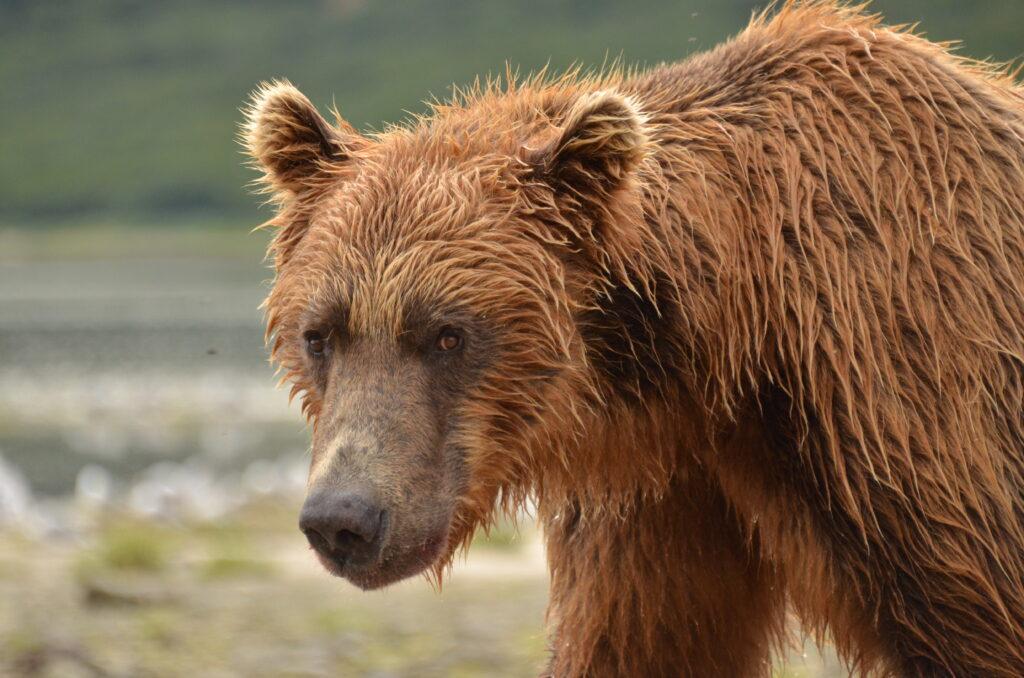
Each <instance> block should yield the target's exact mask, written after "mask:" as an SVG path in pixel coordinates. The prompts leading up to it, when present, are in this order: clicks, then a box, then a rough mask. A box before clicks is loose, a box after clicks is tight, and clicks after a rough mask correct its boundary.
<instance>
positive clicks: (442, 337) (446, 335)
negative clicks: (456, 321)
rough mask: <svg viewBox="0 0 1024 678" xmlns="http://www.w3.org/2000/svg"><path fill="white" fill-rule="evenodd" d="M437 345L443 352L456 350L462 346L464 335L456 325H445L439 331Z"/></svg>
mask: <svg viewBox="0 0 1024 678" xmlns="http://www.w3.org/2000/svg"><path fill="white" fill-rule="evenodd" d="M435 346H436V347H437V350H438V351H441V352H442V353H447V352H449V351H454V350H455V349H457V348H459V347H460V346H462V335H461V334H459V331H458V330H456V329H455V328H454V327H445V328H443V329H442V330H441V331H440V332H439V333H438V335H437V341H436V342H435Z"/></svg>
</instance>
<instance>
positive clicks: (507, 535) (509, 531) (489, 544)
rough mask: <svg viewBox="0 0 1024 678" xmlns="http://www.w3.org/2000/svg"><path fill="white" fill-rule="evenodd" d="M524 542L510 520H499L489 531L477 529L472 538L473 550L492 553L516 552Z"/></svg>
mask: <svg viewBox="0 0 1024 678" xmlns="http://www.w3.org/2000/svg"><path fill="white" fill-rule="evenodd" d="M524 543H525V540H524V539H523V535H522V534H520V531H519V528H518V527H517V526H516V524H515V523H514V522H512V521H511V520H505V519H502V520H499V521H498V522H497V523H496V524H495V525H493V526H492V527H491V528H490V529H489V530H484V529H483V528H481V529H478V530H477V533H476V536H475V537H474V538H473V546H474V548H485V549H491V550H494V551H509V552H511V551H518V550H519V549H520V548H521V547H522V546H523V544H524Z"/></svg>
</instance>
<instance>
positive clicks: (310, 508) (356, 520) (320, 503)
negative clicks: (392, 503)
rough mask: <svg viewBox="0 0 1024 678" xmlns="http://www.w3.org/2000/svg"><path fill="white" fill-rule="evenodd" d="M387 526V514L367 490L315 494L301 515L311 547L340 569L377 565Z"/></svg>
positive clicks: (330, 489) (322, 491) (303, 529)
mask: <svg viewBox="0 0 1024 678" xmlns="http://www.w3.org/2000/svg"><path fill="white" fill-rule="evenodd" d="M387 524H388V520H387V512H386V511H385V509H384V508H383V507H382V506H381V503H380V501H379V500H378V499H377V498H376V495H375V493H374V492H373V491H372V490H369V489H367V488H351V489H333V488H325V489H320V490H316V491H314V492H312V493H311V494H310V495H309V496H308V497H307V499H306V501H305V503H304V504H303V506H302V512H301V513H300V515H299V529H300V530H301V531H302V533H303V534H304V535H306V539H307V540H309V545H310V546H311V547H312V548H313V549H314V550H315V551H316V552H317V553H318V554H319V555H320V556H322V557H325V558H327V559H329V560H330V561H331V562H332V563H333V564H335V565H337V566H338V567H339V568H343V567H344V566H345V565H348V564H353V565H365V564H369V563H371V562H373V561H375V560H376V559H377V558H378V556H379V555H380V551H381V545H382V544H383V543H384V538H385V533H386V531H387Z"/></svg>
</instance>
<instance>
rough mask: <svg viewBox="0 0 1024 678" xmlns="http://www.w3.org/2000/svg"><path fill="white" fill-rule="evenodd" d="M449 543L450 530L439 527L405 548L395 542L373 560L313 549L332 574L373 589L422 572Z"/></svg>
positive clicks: (364, 587) (365, 588) (368, 589)
mask: <svg viewBox="0 0 1024 678" xmlns="http://www.w3.org/2000/svg"><path fill="white" fill-rule="evenodd" d="M447 543H448V534H447V530H443V531H438V532H436V533H434V534H431V535H430V536H428V537H427V538H426V539H424V540H422V541H421V542H419V543H417V544H415V545H412V546H408V547H404V548H403V547H400V546H399V545H397V544H394V543H392V544H390V545H389V548H385V549H383V550H382V551H381V553H380V555H379V556H378V557H377V558H376V559H375V560H373V561H370V562H359V561H356V560H354V559H345V558H342V557H338V556H335V555H332V554H325V553H322V552H320V551H317V550H315V549H314V550H313V552H314V553H316V556H317V559H318V560H319V561H320V564H321V565H322V566H323V568H324V569H325V570H326V571H327V572H328V573H329V574H331V575H333V576H335V577H341V578H342V579H345V580H347V581H348V582H349V583H351V584H353V585H355V586H357V587H358V588H360V589H362V590H364V591H371V590H375V589H380V588H384V587H385V586H389V585H391V584H394V583H397V582H399V581H401V580H403V579H408V578H409V577H412V576H414V575H417V574H420V573H421V572H423V571H424V570H426V569H427V568H429V567H430V566H432V565H434V564H435V563H436V562H437V561H438V559H440V558H441V556H442V555H443V554H444V551H445V546H446V545H447Z"/></svg>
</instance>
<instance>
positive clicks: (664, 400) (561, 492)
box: [247, 2, 1024, 678]
mask: <svg viewBox="0 0 1024 678" xmlns="http://www.w3.org/2000/svg"><path fill="white" fill-rule="evenodd" d="M286 94H287V96H292V95H291V93H290V92H287V93H286ZM294 95H295V96H301V95H298V93H297V92H295V93H294ZM287 96H285V100H287ZM267 100H268V97H264V98H263V99H260V100H258V101H257V106H256V109H254V112H253V114H252V119H253V120H254V121H257V122H258V121H259V116H260V114H261V112H263V113H265V112H266V111H263V110H262V109H260V105H261V102H264V103H265V102H266V101H267ZM271 112H273V111H271ZM285 117H286V121H287V124H293V121H294V119H295V118H294V116H285ZM257 122H254V123H253V125H254V126H255V127H258V126H259V125H258V124H257ZM313 126H315V125H313ZM337 129H339V130H342V133H341V134H340V136H339V137H338V139H337V140H336V143H335V142H332V143H333V144H334V145H332V146H331V148H330V149H329V150H330V154H331V156H332V157H335V158H337V157H345V158H346V162H338V161H336V160H333V161H331V162H330V163H328V164H326V165H324V164H323V163H321V162H320V161H319V160H318V161H317V163H318V164H319V165H322V166H320V167H319V168H318V169H317V170H316V171H307V172H305V173H302V174H300V175H299V176H297V177H294V176H287V177H284V176H282V175H280V174H279V175H273V173H271V175H270V177H269V179H268V181H269V182H270V184H271V187H272V189H273V190H274V191H275V195H276V197H277V199H278V200H279V202H280V205H281V210H280V213H279V215H278V217H276V219H275V225H276V226H277V227H278V228H280V229H281V230H280V231H279V234H278V237H277V240H276V241H275V245H274V249H273V252H274V254H275V257H276V262H277V265H278V280H277V282H276V285H275V287H274V289H273V291H272V293H271V295H270V298H269V299H268V332H269V333H271V334H272V335H273V336H274V343H273V346H274V348H275V356H276V358H277V359H278V360H279V361H280V363H281V364H282V366H283V367H284V369H285V371H286V376H287V377H289V378H291V379H292V380H293V381H294V382H295V388H296V392H301V393H304V394H305V403H306V408H307V410H308V411H309V413H310V414H311V416H313V418H314V420H316V418H317V415H318V413H319V412H320V411H321V408H322V407H323V392H322V390H321V389H319V388H318V387H317V385H316V383H314V381H313V380H312V379H311V377H310V376H309V373H308V370H306V369H305V368H304V367H303V363H302V358H301V356H299V355H298V349H297V348H296V346H297V344H298V342H297V340H296V333H297V332H298V331H299V328H300V327H301V324H302V323H301V322H300V316H301V314H303V313H306V312H308V305H307V303H306V301H307V300H308V299H310V298H316V299H326V300H329V302H325V303H329V304H334V305H336V306H338V307H339V308H344V309H345V312H346V313H347V314H348V316H347V317H348V320H347V323H348V326H349V327H350V328H351V329H352V330H353V331H354V332H357V333H363V334H370V335H374V336H388V333H389V332H392V333H393V334H394V335H397V334H398V333H399V332H400V329H399V328H401V327H402V323H403V312H404V311H403V309H406V308H409V307H410V306H412V305H415V304H414V303H413V302H414V300H416V303H417V304H419V305H420V307H423V303H424V302H423V300H422V298H423V297H424V296H425V295H426V296H430V297H431V300H430V302H429V303H427V307H430V308H434V307H435V306H434V305H436V304H438V303H442V304H448V305H451V306H458V307H459V308H463V309H466V310H467V312H468V313H471V314H477V315H480V314H484V315H486V316H487V322H488V323H491V324H492V325H493V327H495V328H501V332H500V339H496V340H495V341H496V344H495V345H494V346H492V347H491V351H492V354H493V356H494V361H493V364H490V365H488V366H482V367H481V368H480V373H479V375H478V376H477V377H475V378H474V379H473V380H472V382H471V383H469V382H467V383H466V384H464V385H463V386H461V387H460V388H462V389H463V390H462V391H460V393H461V394H462V395H461V396H460V399H459V403H460V404H458V405H455V406H453V408H452V410H451V416H452V417H453V419H452V421H453V423H452V429H451V430H450V431H448V432H446V434H445V435H446V436H448V439H450V440H451V441H452V443H451V444H452V445H455V446H457V447H458V449H460V450H464V451H465V455H466V456H465V463H466V468H467V478H466V479H465V483H464V485H463V486H462V487H461V489H460V496H459V500H458V501H459V509H458V511H457V513H456V515H455V517H454V523H453V528H452V531H451V534H450V543H449V546H448V549H447V551H446V553H448V554H449V557H450V554H451V553H453V552H454V551H455V549H456V547H457V546H458V545H460V544H468V541H469V540H470V539H471V537H472V534H473V531H474V528H475V527H476V526H478V525H481V524H487V523H488V522H489V521H490V520H491V519H492V517H493V516H494V514H495V511H496V510H498V509H501V508H506V509H508V508H514V507H516V506H519V505H521V503H522V502H523V501H524V499H525V498H526V497H528V496H531V495H532V496H534V497H535V498H536V502H537V506H538V513H539V517H540V519H541V521H542V523H543V525H544V528H545V532H546V535H547V539H548V553H549V561H550V567H551V573H552V594H551V603H550V613H549V622H550V624H551V627H552V659H551V663H550V667H549V671H550V673H551V674H552V675H555V676H582V675H588V676H611V675H637V676H639V675H645V676H646V675H651V676H654V675H678V674H680V673H682V674H683V675H693V676H713V675H721V676H758V675H768V674H769V673H770V666H769V658H770V654H769V653H770V649H771V648H772V647H778V646H780V645H782V644H783V643H784V642H785V632H784V629H785V628H786V626H787V625H786V623H785V618H784V615H785V611H786V606H787V604H788V605H791V606H792V609H793V610H794V611H795V612H796V614H797V616H798V617H799V619H800V620H801V622H802V624H803V626H804V628H805V629H807V630H808V631H810V632H812V633H814V634H816V635H817V636H819V637H825V636H828V637H831V638H833V639H834V641H835V642H836V644H837V647H838V649H839V650H840V652H841V654H842V655H843V656H844V657H845V658H846V659H847V660H849V661H850V662H851V664H852V666H853V667H854V668H855V670H857V671H858V672H862V673H865V674H868V673H870V674H879V675H901V676H902V675H906V676H937V675H955V676H968V675H971V676H973V675H979V676H980V675H984V676H1002V677H1007V678H1009V677H1011V676H1020V675H1024V414H1022V412H1024V95H1022V91H1021V89H1020V88H1019V86H1018V85H1016V84H1014V82H1013V80H1012V78H1011V77H1010V76H1008V75H1006V74H1004V73H1003V72H1002V71H1000V70H998V69H996V68H993V67H989V66H987V65H984V64H979V63H976V62H972V61H968V60H966V59H963V58H960V57H956V56H953V55H951V54H950V52H949V51H948V49H947V47H945V46H942V45H936V44H933V43H930V42H927V41H925V40H923V39H921V38H918V37H916V36H914V35H912V34H910V33H909V32H906V31H904V30H899V29H889V28H885V27H883V26H881V25H880V24H879V22H878V20H877V19H876V18H874V17H871V16H868V15H866V14H865V13H863V11H861V10H860V9H858V8H840V7H837V6H835V5H834V4H831V3H827V2H802V3H788V4H786V5H784V6H783V7H781V8H778V9H777V10H776V11H774V12H773V13H771V14H770V15H765V16H761V17H758V18H756V19H755V20H754V21H753V22H752V24H751V25H750V26H749V27H748V28H747V29H746V30H745V31H744V32H743V33H742V34H740V35H739V36H738V37H737V38H735V39H734V40H733V41H731V42H729V43H726V44H724V45H722V46H720V47H719V48H717V49H715V50H713V51H711V52H708V53H706V54H701V55H697V56H695V57H693V58H691V59H689V60H687V61H684V62H682V63H679V64H675V65H668V66H662V67H659V68H656V69H653V70H651V71H647V72H644V73H629V74H615V75H611V76H600V77H590V78H588V77H578V76H576V75H571V76H567V77H564V78H560V79H557V80H554V81H547V80H544V79H543V78H538V79H532V80H527V81H525V82H521V83H518V84H514V83H513V84H507V85H506V86H504V87H498V86H493V87H481V88H478V89H475V90H473V91H471V92H468V93H466V94H465V95H464V96H463V97H461V98H459V99H458V100H457V101H454V102H452V103H451V104H447V105H439V106H437V107H435V110H434V111H433V113H432V114H431V115H430V116H429V117H426V118H424V119H422V120H418V121H414V122H413V123H412V124H410V125H408V126H406V127H401V128H396V129H393V130H389V131H387V132H386V133H384V134H383V135H381V136H379V137H377V138H376V139H374V140H373V141H372V143H366V142H365V141H364V140H362V137H358V136H357V135H354V132H352V131H351V130H350V129H348V128H346V127H344V126H339V127H338V128H337ZM300 132H301V130H300ZM331 134H333V133H331ZM299 136H300V137H301V136H302V135H301V134H300V135H299ZM321 136H322V135H321ZM346 137H347V138H346ZM247 139H248V142H249V144H250V148H251V150H252V152H253V154H254V156H255V157H257V158H260V156H261V154H263V153H265V152H267V149H266V148H264V147H262V146H261V143H262V142H261V137H260V136H259V135H258V134H254V133H250V134H249V135H248V137H247ZM291 145H292V146H294V147H295V148H297V149H298V150H299V151H301V150H302V148H303V144H301V143H300V144H291ZM273 148H275V149H279V148H280V145H275V146H274V147H273ZM342 149H343V150H342ZM314 155H316V154H315V153H314ZM320 155H322V153H321V154H320ZM301 160H302V157H301V156H300V157H299V158H298V160H297V161H296V162H299V164H301ZM286 166H287V167H291V166H292V165H289V164H287V163H286ZM342 198H344V199H342ZM356 222H358V224H359V226H358V227H356V226H355V223H356ZM311 224H312V226H311ZM339 238H340V239H341V240H342V241H343V242H344V243H345V246H344V247H339V246H338V245H337V242H338V241H339ZM325 252H327V253H326V254H325ZM407 252H413V253H414V254H407V255H405V256H404V258H402V259H401V261H402V262H403V263H402V265H397V264H395V263H394V262H395V261H396V260H398V259H399V258H400V255H401V254H402V253H407ZM339 272H343V275H339ZM355 280H361V281H363V282H362V283H358V284H357V283H355V282H353V281H355ZM371 280H372V281H375V282H374V286H373V289H374V294H373V296H372V298H373V299H374V300H375V302H374V303H372V304H371V303H370V302H368V301H361V300H360V299H361V298H370V296H369V295H368V294H367V295H363V297H361V296H360V294H358V293H357V292H356V291H355V290H356V289H363V290H365V289H367V285H368V283H367V282H366V281H371ZM424 280H430V281H431V284H430V285H429V289H424V285H423V281H424ZM358 285H362V287H359V286H358ZM389 328H390V329H389ZM496 336H498V335H496ZM447 562H448V561H447V558H444V559H442V560H441V561H440V562H439V563H438V565H437V568H438V570H437V571H438V574H440V570H441V569H443V567H444V565H445V564H446V563H447Z"/></svg>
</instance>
